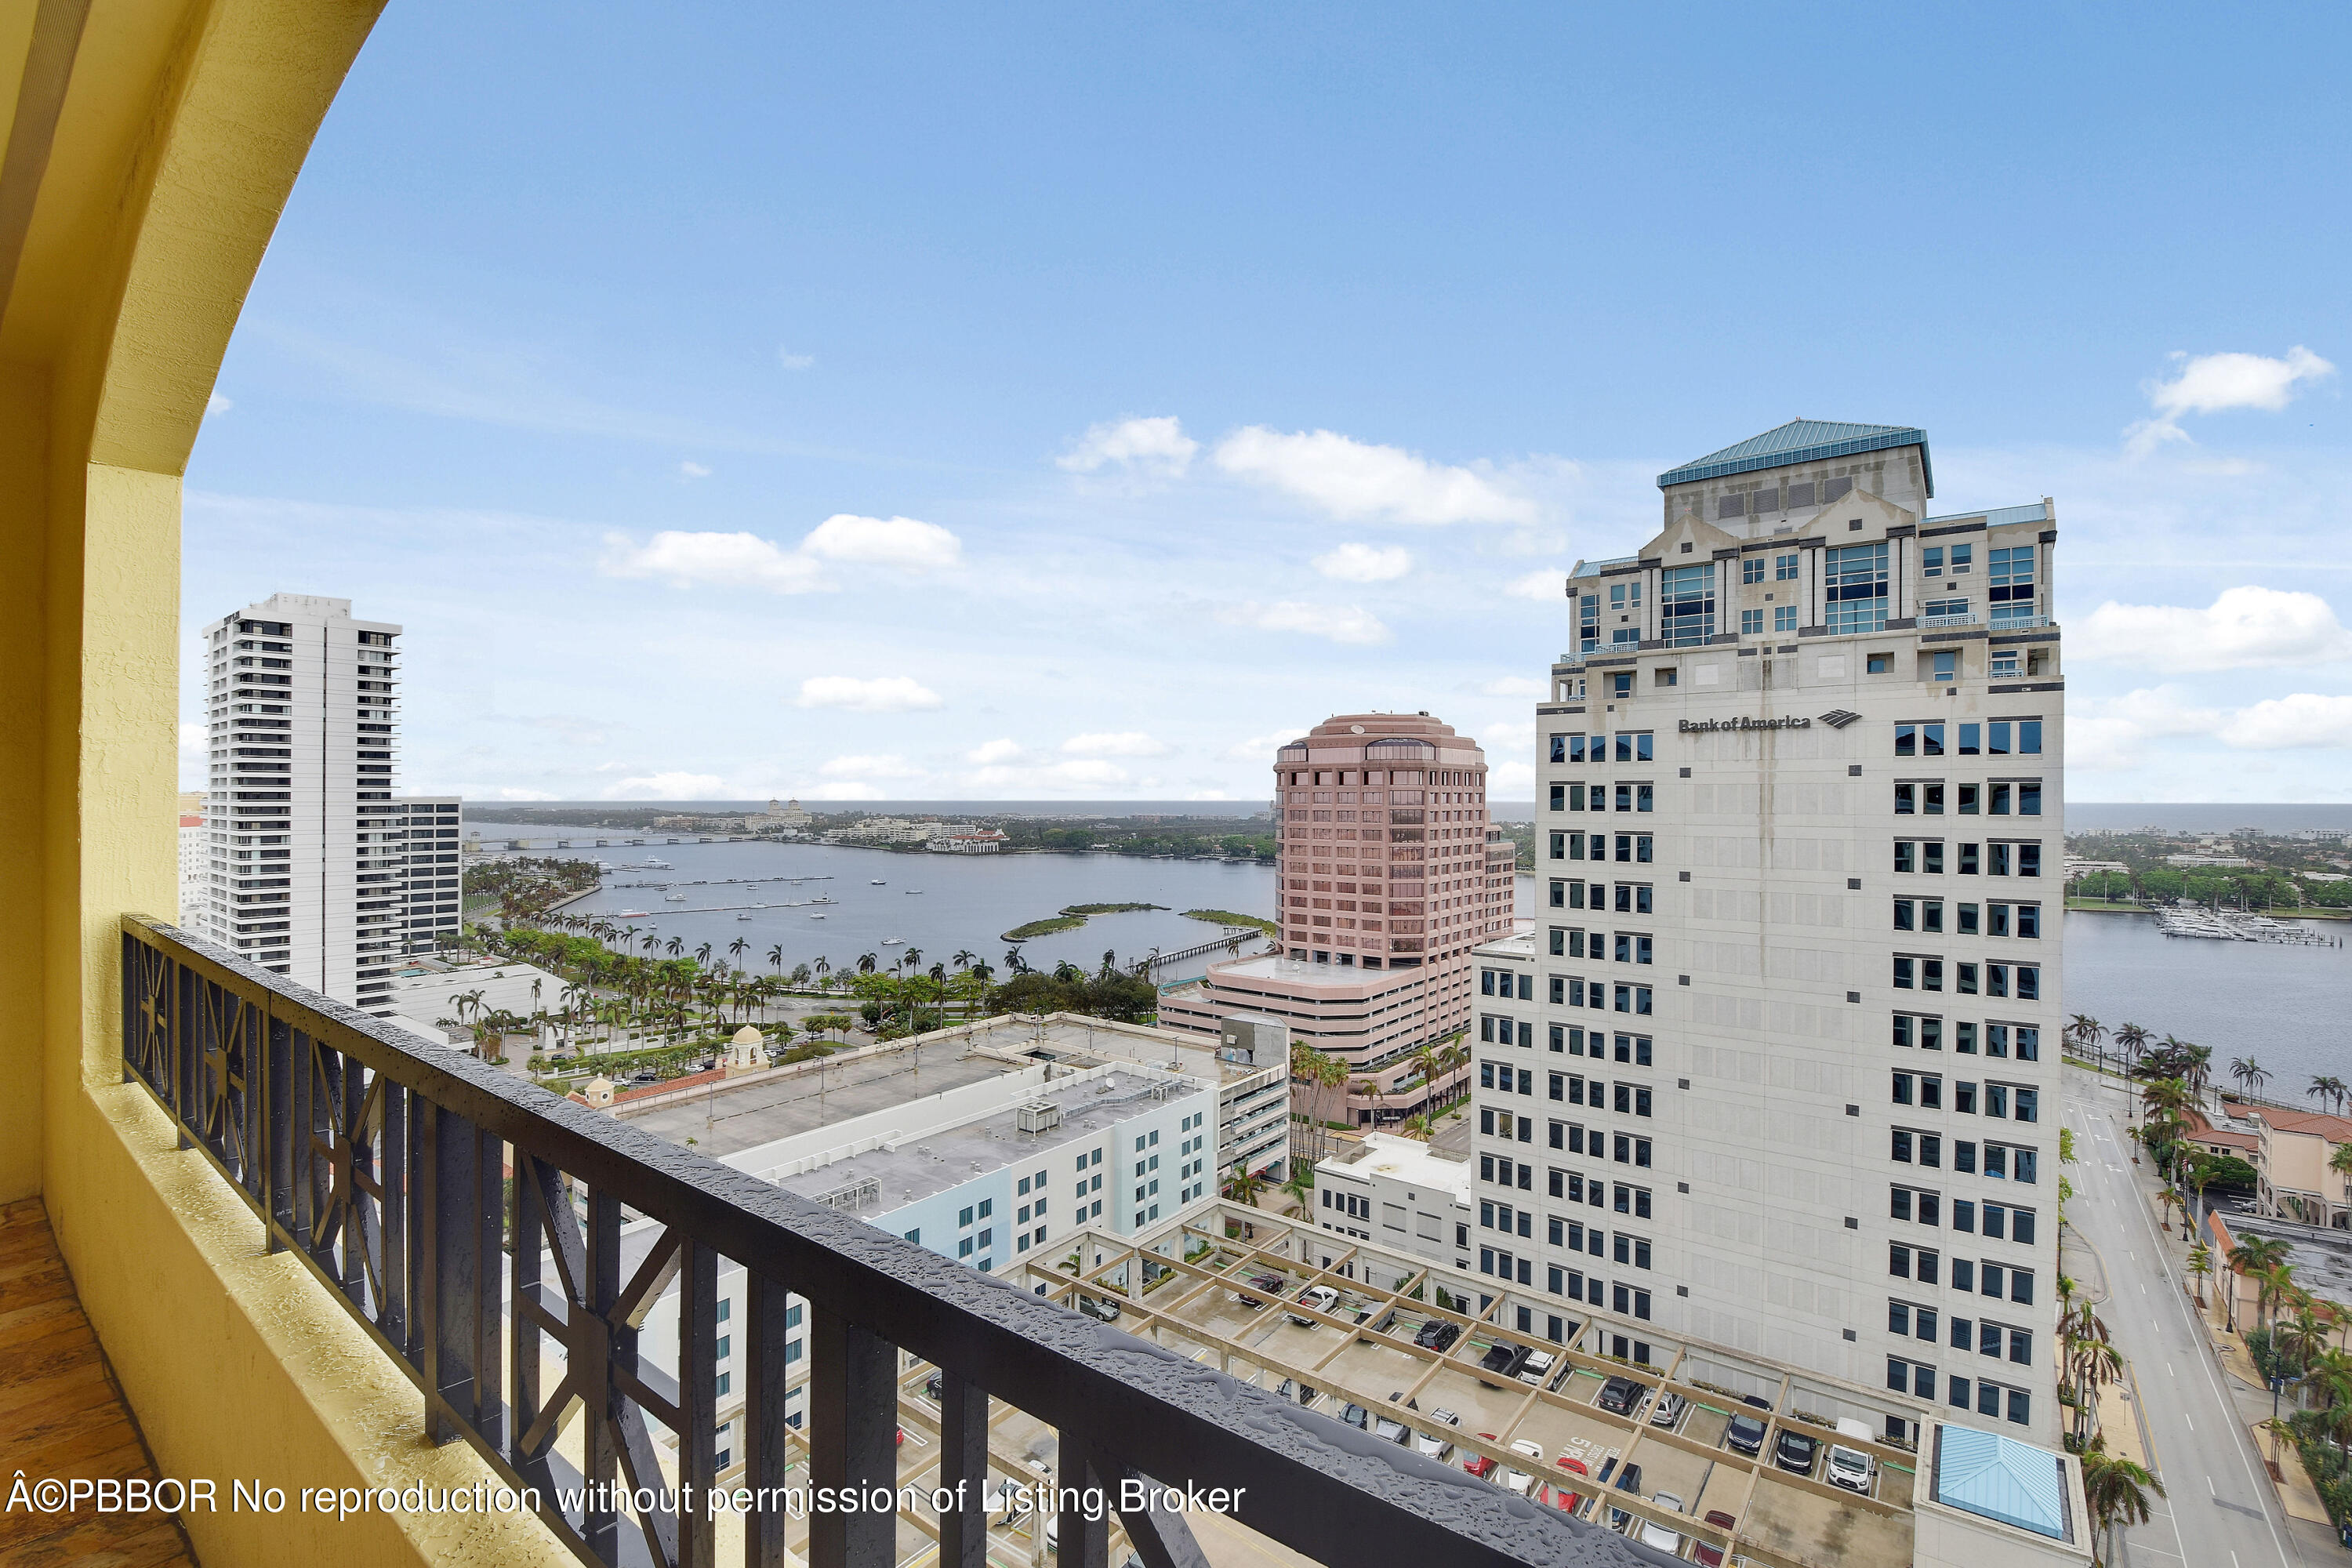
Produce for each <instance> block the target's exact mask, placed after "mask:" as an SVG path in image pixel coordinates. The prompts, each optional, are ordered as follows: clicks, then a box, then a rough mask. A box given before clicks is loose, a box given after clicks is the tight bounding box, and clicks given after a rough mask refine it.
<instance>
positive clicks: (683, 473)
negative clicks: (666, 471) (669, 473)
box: [677, 458, 710, 479]
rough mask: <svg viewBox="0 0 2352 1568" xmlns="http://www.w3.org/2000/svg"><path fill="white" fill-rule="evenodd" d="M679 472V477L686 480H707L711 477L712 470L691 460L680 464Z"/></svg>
mask: <svg viewBox="0 0 2352 1568" xmlns="http://www.w3.org/2000/svg"><path fill="white" fill-rule="evenodd" d="M677 472H678V477H679V478H680V479H709V477H710V470H709V468H704V467H703V466H702V465H701V464H700V463H698V462H696V461H695V460H694V459H693V458H688V459H686V461H684V462H682V463H680V464H678V466H677Z"/></svg>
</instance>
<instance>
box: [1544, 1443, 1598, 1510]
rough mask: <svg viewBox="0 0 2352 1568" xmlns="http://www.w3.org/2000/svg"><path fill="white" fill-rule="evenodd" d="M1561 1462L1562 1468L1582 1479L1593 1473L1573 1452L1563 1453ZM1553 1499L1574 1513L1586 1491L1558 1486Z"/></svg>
mask: <svg viewBox="0 0 2352 1568" xmlns="http://www.w3.org/2000/svg"><path fill="white" fill-rule="evenodd" d="M1559 1468H1561V1469H1563V1470H1566V1471H1567V1472H1568V1473H1569V1474H1570V1475H1571V1476H1575V1477H1578V1478H1580V1479H1590V1477H1591V1474H1592V1472H1591V1471H1590V1470H1588V1469H1586V1468H1584V1461H1583V1460H1582V1459H1580V1458H1577V1457H1576V1456H1575V1455H1573V1454H1562V1455H1561V1456H1560V1457H1559ZM1552 1500H1553V1501H1554V1502H1556V1503H1558V1504H1559V1507H1560V1508H1561V1510H1564V1511H1566V1512H1569V1513H1574V1512H1575V1511H1576V1505H1577V1504H1578V1503H1580V1502H1582V1501H1583V1500H1584V1493H1583V1492H1582V1491H1581V1490H1572V1489H1570V1488H1568V1487H1566V1486H1560V1487H1556V1488H1555V1489H1554V1490H1553V1494H1552Z"/></svg>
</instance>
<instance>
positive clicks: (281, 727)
mask: <svg viewBox="0 0 2352 1568" xmlns="http://www.w3.org/2000/svg"><path fill="white" fill-rule="evenodd" d="M351 611H352V606H351V601H350V600H348V599H329V598H321V597H318V596H316V595H308V594H278V595H273V596H271V597H270V598H268V599H267V600H265V601H263V602H262V603H260V604H257V605H251V606H248V607H247V608H246V609H244V610H240V611H237V612H236V613H235V614H232V615H228V616H223V617H222V618H221V619H220V620H219V621H217V622H215V623H214V624H213V626H211V627H210V629H209V632H208V634H207V637H206V645H207V646H206V668H205V675H206V681H207V687H206V716H207V719H208V721H209V723H210V728H211V751H212V759H211V776H210V778H209V780H208V781H207V783H208V789H209V793H208V795H207V797H206V801H205V823H206V837H207V838H208V839H209V841H210V842H209V849H210V865H209V868H208V878H207V880H208V882H209V889H208V897H207V898H206V900H205V901H204V908H203V909H202V910H201V911H199V910H196V909H194V908H193V907H192V908H191V909H189V910H186V911H185V913H186V916H187V918H188V919H189V920H190V921H192V923H193V925H194V930H195V931H197V933H198V934H200V935H202V936H205V937H206V938H208V939H210V940H211V941H213V942H217V943H219V944H220V945H221V946H223V947H226V948H228V949H230V950H231V951H233V952H236V954H237V955H238V956H239V957H241V958H246V959H249V960H251V961H252V962H254V963H258V964H261V965H263V966H264V967H266V968H268V969H273V970H275V971H277V972H278V973H280V974H285V975H288V976H289V977H291V978H292V979H294V980H296V981H298V982H299V983H300V984H304V985H308V986H310V987H313V988H314V989H316V990H319V991H322V992H324V993H325V994H328V995H330V996H332V997H334V998H336V999H337V1000H339V1001H344V1002H350V1003H352V1004H354V1005H360V1006H362V1007H366V1008H369V1009H370V1010H371V1011H376V1012H383V1011H388V1010H389V1000H390V993H391V989H392V978H391V974H392V964H393V962H394V960H395V959H397V958H398V957H400V956H401V955H402V954H403V953H404V952H408V951H410V950H411V949H412V947H413V946H415V947H423V946H429V945H430V937H431V934H432V931H430V930H428V931H425V932H422V933H413V932H412V928H411V924H410V922H411V920H412V918H413V917H412V913H411V908H412V906H411V890H410V866H409V844H410V834H411V832H412V818H413V815H414V812H415V809H416V808H417V807H420V806H421V807H422V808H423V809H424V810H425V815H427V816H430V817H431V819H432V821H433V823H434V826H433V827H432V828H431V829H430V831H431V832H432V833H433V834H435V835H436V839H435V842H436V843H437V842H438V839H437V834H438V833H439V831H440V828H441V826H442V818H443V817H444V816H448V817H449V818H450V820H449V821H448V822H447V824H446V826H448V827H449V828H450V829H451V830H452V832H451V837H450V839H449V843H450V847H451V853H452V855H453V856H454V854H455V852H456V845H457V837H456V834H455V831H454V830H455V829H456V827H457V822H456V820H455V817H456V812H455V811H454V810H448V811H445V810H443V809H442V808H443V807H444V806H445V805H446V806H450V807H454V805H455V804H456V803H455V802H446V803H445V802H440V801H434V802H419V803H410V802H405V801H402V800H398V799H395V798H394V795H393V786H394V769H395V767H396V765H397V759H398V754H399V735H400V729H399V726H400V720H399V706H398V701H397V689H398V681H399V665H398V661H397V655H396V652H395V643H396V641H397V639H398V638H399V636H400V628H399V627H398V626H392V625H389V624H386V623H383V622H377V621H360V620H354V619H352V613H351ZM432 859H433V860H434V861H436V862H437V860H438V852H437V850H436V852H435V853H434V855H433V856H432ZM452 864H453V866H454V864H455V862H454V859H453V861H452ZM434 870H435V871H436V872H437V870H438V866H437V864H436V865H435V866H434ZM423 875H424V873H423V872H422V869H421V868H420V879H422V877H423ZM453 877H454V872H453ZM439 881H440V878H439V877H438V876H437V875H435V876H433V877H432V878H431V882H432V884H433V885H434V889H433V890H434V891H435V892H436V894H438V893H439V891H440V889H439V888H438V886H437V884H438V882H439ZM439 901H440V900H439V899H438V898H436V900H434V905H433V908H434V910H435V913H434V916H433V919H434V921H435V924H436V927H437V926H438V925H439V924H440V916H439ZM454 916H455V911H454V910H453V911H452V912H451V918H450V920H449V921H448V927H449V929H451V930H454V929H455V924H456V921H455V918H454ZM416 937H421V938H422V940H415V938H416Z"/></svg>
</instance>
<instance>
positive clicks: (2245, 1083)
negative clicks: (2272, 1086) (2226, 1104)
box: [2230, 1057, 2271, 1094]
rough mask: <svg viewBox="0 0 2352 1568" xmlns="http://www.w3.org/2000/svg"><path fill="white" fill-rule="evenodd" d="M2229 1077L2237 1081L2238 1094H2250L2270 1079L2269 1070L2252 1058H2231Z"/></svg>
mask: <svg viewBox="0 0 2352 1568" xmlns="http://www.w3.org/2000/svg"><path fill="white" fill-rule="evenodd" d="M2230 1076H2231V1078H2233V1079H2237V1080H2238V1092H2239V1093H2240V1094H2252V1092H2253V1091H2254V1090H2256V1089H2260V1088H2262V1087H2263V1085H2264V1084H2266V1083H2268V1082H2269V1081H2270V1079H2271V1075H2270V1069H2269V1068H2265V1067H2263V1065H2262V1064H2261V1063H2260V1062H2258V1061H2256V1060H2254V1058H2252V1057H2233V1058H2231V1061H2230Z"/></svg>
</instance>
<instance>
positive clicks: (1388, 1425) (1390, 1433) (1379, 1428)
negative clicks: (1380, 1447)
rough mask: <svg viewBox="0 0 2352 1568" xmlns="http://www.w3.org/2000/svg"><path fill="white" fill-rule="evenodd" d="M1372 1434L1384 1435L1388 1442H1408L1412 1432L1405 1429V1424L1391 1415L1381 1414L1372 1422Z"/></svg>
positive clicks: (1376, 1435)
mask: <svg viewBox="0 0 2352 1568" xmlns="http://www.w3.org/2000/svg"><path fill="white" fill-rule="evenodd" d="M1372 1436H1375V1437H1386V1438H1387V1439H1388V1440H1389V1441H1390V1442H1391V1443H1398V1444H1402V1443H1409V1442H1411V1441H1412V1433H1411V1432H1409V1431H1407V1430H1406V1429H1405V1424H1404V1423H1403V1422H1402V1421H1400V1420H1398V1419H1397V1418H1396V1417H1395V1416H1393V1415H1383V1416H1381V1418H1380V1419H1379V1420H1377V1421H1375V1422H1373V1423H1372Z"/></svg>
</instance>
